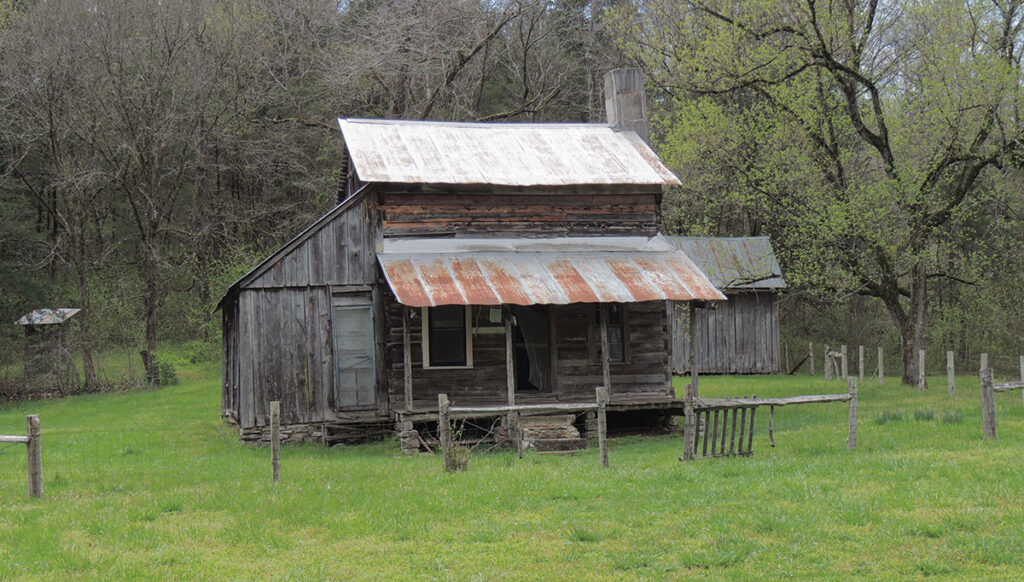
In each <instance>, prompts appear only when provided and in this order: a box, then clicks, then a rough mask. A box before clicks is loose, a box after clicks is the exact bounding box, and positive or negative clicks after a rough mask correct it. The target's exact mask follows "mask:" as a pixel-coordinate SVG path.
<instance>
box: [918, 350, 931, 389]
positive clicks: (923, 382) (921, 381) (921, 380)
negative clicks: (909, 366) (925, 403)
mask: <svg viewBox="0 0 1024 582" xmlns="http://www.w3.org/2000/svg"><path fill="white" fill-rule="evenodd" d="M924 373H925V368H924V350H917V389H918V390H920V391H921V392H924V391H925V390H927V389H928V378H926V377H925V374H924Z"/></svg>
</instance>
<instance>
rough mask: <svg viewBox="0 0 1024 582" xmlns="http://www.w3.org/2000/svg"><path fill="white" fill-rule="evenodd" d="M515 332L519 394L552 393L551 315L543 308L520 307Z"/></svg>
mask: <svg viewBox="0 0 1024 582" xmlns="http://www.w3.org/2000/svg"><path fill="white" fill-rule="evenodd" d="M512 315H513V316H515V318H516V325H515V327H514V328H513V331H512V341H513V350H514V353H515V375H516V392H518V393H522V394H530V393H544V392H550V391H551V384H552V383H551V312H550V310H549V309H548V308H547V307H546V306H543V305H525V306H521V305H516V306H513V308H512Z"/></svg>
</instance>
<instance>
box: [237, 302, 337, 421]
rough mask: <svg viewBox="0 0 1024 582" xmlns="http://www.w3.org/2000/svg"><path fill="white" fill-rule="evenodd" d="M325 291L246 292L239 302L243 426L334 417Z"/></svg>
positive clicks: (241, 419) (240, 405) (239, 387)
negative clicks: (277, 414)
mask: <svg viewBox="0 0 1024 582" xmlns="http://www.w3.org/2000/svg"><path fill="white" fill-rule="evenodd" d="M330 300H331V299H330V295H329V292H328V289H327V288H326V287H310V288H303V289H253V290H243V291H242V292H241V293H240V294H239V297H238V306H239V317H238V334H239V338H240V341H239V349H238V361H239V365H238V394H239V398H238V410H239V424H240V425H241V426H243V427H252V426H263V425H265V424H267V423H268V422H269V414H270V402H272V401H274V400H279V401H280V402H281V422H282V423H285V424H299V423H305V422H320V421H324V420H330V419H332V418H334V411H335V410H336V407H335V406H334V404H335V403H334V394H333V390H332V387H333V385H334V382H333V380H334V359H333V353H332V349H331V343H332V337H331V316H330V313H331V311H330Z"/></svg>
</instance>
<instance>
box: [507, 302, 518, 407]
mask: <svg viewBox="0 0 1024 582" xmlns="http://www.w3.org/2000/svg"><path fill="white" fill-rule="evenodd" d="M515 362H516V354H515V351H514V344H513V342H512V312H511V310H505V387H506V389H507V390H508V405H509V406H515V403H516V368H515V365H516V364H515ZM510 418H511V417H510Z"/></svg>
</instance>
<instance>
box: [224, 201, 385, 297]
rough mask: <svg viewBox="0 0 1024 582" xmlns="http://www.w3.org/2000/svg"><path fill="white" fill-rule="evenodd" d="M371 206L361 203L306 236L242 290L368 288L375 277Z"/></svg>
mask: <svg viewBox="0 0 1024 582" xmlns="http://www.w3.org/2000/svg"><path fill="white" fill-rule="evenodd" d="M373 214H374V212H373V204H372V202H371V201H370V200H368V199H364V200H362V201H360V202H359V203H357V204H354V205H352V206H351V207H350V208H348V209H347V210H346V211H345V212H342V213H340V214H339V215H338V216H335V217H334V218H333V219H331V220H329V221H326V222H325V223H324V224H322V225H320V228H318V229H316V230H315V231H313V232H310V233H307V235H306V237H305V239H304V240H302V241H301V242H299V243H298V244H296V245H295V247H294V248H292V249H291V250H290V251H288V252H287V253H284V254H283V255H282V256H281V257H280V258H278V259H277V260H276V261H274V262H273V263H271V264H270V265H268V266H267V267H266V270H265V271H263V272H262V273H261V274H259V275H258V276H257V277H255V278H254V279H253V280H252V281H249V282H247V283H246V284H245V286H244V288H246V289H258V288H262V289H271V288H279V287H305V286H307V285H313V286H317V285H357V284H363V285H369V284H370V283H373V281H374V277H375V275H376V255H375V254H374V253H373V252H367V251H368V250H369V251H372V250H373V249H374V230H375V229H374V228H373V220H374V216H373Z"/></svg>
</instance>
